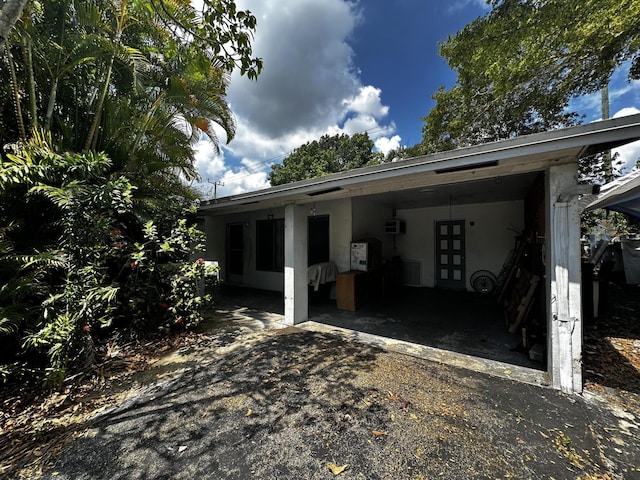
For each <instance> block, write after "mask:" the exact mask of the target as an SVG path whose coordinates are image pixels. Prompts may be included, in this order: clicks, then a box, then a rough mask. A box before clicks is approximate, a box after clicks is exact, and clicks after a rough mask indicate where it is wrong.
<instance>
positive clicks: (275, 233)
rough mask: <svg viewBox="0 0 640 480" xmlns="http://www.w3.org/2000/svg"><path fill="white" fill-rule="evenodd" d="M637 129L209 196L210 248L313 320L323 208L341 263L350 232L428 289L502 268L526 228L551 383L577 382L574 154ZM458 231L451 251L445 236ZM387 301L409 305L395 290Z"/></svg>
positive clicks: (567, 385) (291, 311)
mask: <svg viewBox="0 0 640 480" xmlns="http://www.w3.org/2000/svg"><path fill="white" fill-rule="evenodd" d="M638 138H640V116H630V117H624V118H618V119H611V120H606V121H602V122H597V123H593V124H589V125H582V126H578V127H572V128H568V129H562V130H556V131H552V132H545V133H541V134H536V135H530V136H525V137H518V138H514V139H510V140H506V141H502V142H496V143H490V144H485V145H480V146H476V147H470V148H465V149H459V150H454V151H450V152H444V153H440V154H435V155H429V156H425V157H418V158H413V159H408V160H402V161H397V162H393V163H390V164H383V165H379V166H375V167H369V168H364V169H358V170H353V171H349V172H344V173H339V174H335V175H330V176H326V177H322V178H317V179H313V180H307V181H303V182H296V183H292V184H288V185H281V186H278V187H273V188H270V189H266V190H262V191H258V192H249V193H245V194H241V195H236V196H232V197H227V198H222V199H218V200H217V201H210V202H204V203H203V204H202V205H201V208H200V214H201V215H202V216H203V217H204V219H205V232H206V234H207V258H208V259H209V260H217V261H219V262H220V266H221V269H222V278H223V279H224V281H226V282H227V283H228V284H236V285H243V286H247V287H253V288H263V289H269V290H274V291H279V292H282V293H283V297H284V298H283V303H284V318H285V321H286V322H287V323H289V324H291V325H294V324H298V323H302V322H304V321H307V320H309V318H310V311H311V310H310V306H309V276H308V266H309V263H310V262H309V259H310V251H309V245H310V244H311V243H313V242H309V239H310V236H309V232H310V228H309V225H310V224H312V223H315V221H314V218H316V217H325V218H326V222H325V223H326V230H327V233H326V241H325V242H324V244H323V245H324V246H323V248H324V249H325V250H326V252H327V253H326V254H327V255H328V256H329V258H328V260H330V261H331V262H333V263H334V264H335V265H336V267H337V270H338V271H340V272H345V271H348V270H349V269H350V263H349V261H350V258H349V256H350V245H351V242H354V241H359V240H361V239H363V238H376V239H379V241H380V243H381V251H382V254H381V256H382V257H383V258H386V259H390V260H393V259H394V258H395V257H400V261H401V265H402V267H401V268H402V274H403V275H402V278H403V281H402V283H403V285H404V286H405V287H406V286H408V285H415V286H416V287H417V288H430V289H431V288H453V289H456V288H457V289H461V290H463V291H470V290H472V286H471V277H472V275H473V273H475V272H477V271H479V270H488V271H492V272H493V273H494V274H499V273H500V270H501V269H502V265H503V264H504V263H505V259H506V258H509V250H510V249H513V247H514V237H515V236H516V235H517V234H518V233H519V232H525V231H526V232H527V233H526V236H527V237H528V238H530V239H531V242H530V243H531V244H532V245H533V248H532V249H531V252H534V253H535V254H534V255H532V256H533V257H535V258H531V259H530V260H531V269H535V268H538V269H539V270H540V271H538V272H537V274H536V272H531V273H530V274H531V275H532V276H535V277H537V278H538V281H539V285H540V287H539V288H537V290H536V292H535V299H534V300H535V302H534V306H533V307H529V308H532V309H533V310H535V314H536V317H537V318H538V321H539V322H542V324H543V325H544V331H545V332H544V333H545V335H546V340H545V346H546V360H547V362H546V363H547V368H548V373H549V376H550V379H551V383H552V385H553V386H554V387H555V388H558V389H562V390H563V391H566V392H578V391H581V389H582V374H581V349H582V323H581V307H580V276H581V274H580V246H579V213H580V212H579V206H578V197H579V195H580V193H581V192H583V189H582V188H581V187H579V186H578V185H577V161H578V159H579V158H582V157H584V156H586V155H589V154H593V153H597V152H600V151H604V150H607V149H609V148H613V147H615V146H618V145H622V144H625V143H628V142H630V141H633V140H636V139H638ZM390 220H398V221H402V222H404V223H405V224H406V233H405V234H404V235H403V236H401V235H386V234H385V233H386V232H385V227H386V225H387V224H388V222H389V221H390ZM456 231H457V232H458V233H455V232H456ZM451 232H454V233H455V235H458V236H451V238H449V237H447V235H450V234H451ZM460 232H464V237H460V236H459V234H460ZM462 238H464V240H461V241H460V242H458V243H459V245H461V246H460V248H458V247H456V250H455V251H453V253H451V252H450V251H449V250H450V249H449V250H448V249H447V247H446V245H451V243H447V242H455V241H456V240H457V239H462ZM311 239H312V240H315V237H314V236H312V237H311ZM443 245H444V246H443ZM280 248H281V249H282V250H281V253H280V250H279V249H280ZM514 250H515V249H514ZM450 253H451V255H450V256H449V257H447V255H449V254H450ZM456 256H457V257H456ZM451 265H455V267H450V266H451ZM409 275H411V277H410V280H411V281H410V282H407V278H409ZM383 285H386V283H384V282H383ZM440 291H442V290H440ZM406 301H407V302H409V303H411V299H408V300H406ZM414 302H415V300H414ZM535 305H537V307H536V306H535ZM390 308H392V309H394V308H395V309H396V311H400V310H401V309H402V308H403V303H402V301H398V298H396V299H395V302H394V301H392V302H390ZM450 311H451V312H452V314H453V313H454V309H453V306H451V308H450ZM456 318H457V317H456ZM448 324H449V327H450V329H451V333H452V334H454V333H455V329H456V328H461V327H460V325H461V324H460V323H458V322H457V320H451V319H450V320H449V322H448ZM456 325H458V327H456ZM487 332H489V330H488V329H487ZM487 336H488V337H490V338H491V339H492V340H493V339H494V337H493V336H491V335H490V333H488V335H487Z"/></svg>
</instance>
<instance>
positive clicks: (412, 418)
mask: <svg viewBox="0 0 640 480" xmlns="http://www.w3.org/2000/svg"><path fill="white" fill-rule="evenodd" d="M409 418H411V420H417V419H418V416H417V415H416V414H415V413H412V414H411V415H409Z"/></svg>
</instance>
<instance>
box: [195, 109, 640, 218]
mask: <svg viewBox="0 0 640 480" xmlns="http://www.w3.org/2000/svg"><path fill="white" fill-rule="evenodd" d="M638 139H640V114H639V115H632V116H627V117H621V118H615V119H609V120H603V121H599V122H594V123H590V124H587V125H580V126H577V127H570V128H564V129H558V130H553V131H549V132H543V133H538V134H534V135H526V136H521V137H515V138H512V139H509V140H503V141H500V142H494V143H486V144H483V145H478V146H474V147H468V148H461V149H457V150H451V151H448V152H442V153H437V154H433V155H427V156H421V157H415V158H410V159H407V160H401V161H397V162H392V163H387V164H382V165H376V166H373V167H367V168H359V169H355V170H350V171H347V172H341V173H336V174H332V175H327V176H324V177H319V178H314V179H310V180H304V181H301V182H294V183H289V184H286V185H279V186H276V187H272V188H268V189H265V190H258V191H254V192H247V193H243V194H240V195H234V196H230V197H223V198H220V199H217V201H207V202H203V203H202V204H201V206H200V210H199V213H200V214H202V215H222V214H227V213H234V212H243V211H250V210H256V209H263V208H275V207H280V206H284V205H288V204H300V205H304V204H308V203H312V202H316V201H320V200H330V199H339V198H345V197H357V196H363V195H373V194H380V193H386V192H394V191H399V190H405V189H412V188H424V187H429V186H437V185H446V184H453V183H459V182H467V181H470V180H482V179H487V178H495V177H502V176H509V175H517V174H523V173H530V172H536V171H544V170H546V169H547V168H548V167H549V166H551V165H559V164H564V163H571V162H576V161H577V160H578V159H579V158H581V157H584V156H587V155H591V154H595V153H599V152H603V151H605V150H608V149H610V148H614V147H617V146H621V145H624V144H626V143H630V142H632V141H635V140H638Z"/></svg>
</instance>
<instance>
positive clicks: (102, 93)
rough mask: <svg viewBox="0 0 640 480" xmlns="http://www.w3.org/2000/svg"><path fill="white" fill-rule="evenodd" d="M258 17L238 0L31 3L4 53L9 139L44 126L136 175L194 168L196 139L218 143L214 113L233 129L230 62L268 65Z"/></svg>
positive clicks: (243, 67) (244, 68) (3, 121)
mask: <svg viewBox="0 0 640 480" xmlns="http://www.w3.org/2000/svg"><path fill="white" fill-rule="evenodd" d="M255 26H256V19H255V17H254V16H253V15H251V13H250V12H248V11H239V10H237V9H236V6H235V3H234V2H233V1H232V0H215V1H214V0H205V1H204V3H203V6H202V9H201V10H196V9H195V8H194V7H193V6H192V5H191V3H190V2H189V1H187V0H170V1H162V2H158V1H155V0H147V1H143V2H133V1H130V0H121V1H115V0H98V1H87V0H79V1H77V0H76V1H70V0H46V1H44V2H34V3H31V4H29V6H28V7H27V9H25V11H24V12H23V14H22V16H21V18H20V20H19V21H18V23H17V24H16V27H15V28H14V29H13V33H12V35H10V36H9V38H8V39H7V42H6V46H7V48H6V49H5V51H4V52H3V53H4V55H3V56H2V58H1V59H0V66H1V67H2V68H1V69H0V80H2V81H1V85H2V87H0V114H1V116H0V144H3V145H4V144H7V143H11V142H15V141H18V140H22V141H24V140H25V139H26V137H27V136H28V135H29V132H30V131H31V129H33V128H41V129H43V130H45V132H50V133H51V134H52V137H53V140H54V142H55V143H56V145H57V146H58V147H59V148H61V149H64V150H69V151H75V152H80V151H87V150H93V151H104V152H105V153H107V154H108V156H109V157H110V158H111V159H112V161H113V169H114V170H115V171H125V172H128V173H127V174H128V176H130V177H137V178H148V177H149V176H154V175H163V176H165V177H167V176H169V177H172V176H173V177H175V175H174V174H177V173H180V174H181V175H183V176H185V177H186V178H191V177H194V176H196V171H195V169H194V167H193V151H192V148H191V146H192V143H193V142H194V141H197V140H198V139H199V138H200V135H201V134H205V135H207V136H209V138H211V139H212V140H213V141H214V143H216V144H217V138H216V136H215V133H214V130H213V124H214V123H215V124H218V125H220V126H221V127H222V128H223V129H224V130H225V131H226V133H227V138H228V139H232V138H233V136H234V133H235V122H234V119H233V115H232V114H231V111H230V109H229V107H228V105H227V103H226V102H225V94H226V88H227V83H228V79H229V74H230V72H231V71H232V70H233V69H234V68H239V69H240V71H241V73H242V74H246V75H247V76H248V77H249V78H256V77H257V75H258V74H259V72H260V69H261V67H262V61H261V60H260V59H259V58H255V57H253V56H252V50H251V42H250V40H251V37H252V33H253V31H254V29H255ZM172 183H173V184H175V185H177V184H178V183H179V182H178V183H177V182H172Z"/></svg>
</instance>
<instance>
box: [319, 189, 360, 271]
mask: <svg viewBox="0 0 640 480" xmlns="http://www.w3.org/2000/svg"><path fill="white" fill-rule="evenodd" d="M309 208H311V207H309ZM315 208H316V215H329V235H330V239H329V242H330V244H329V258H330V259H331V261H332V262H333V263H335V264H336V267H337V268H338V271H339V272H344V271H347V270H349V267H350V263H351V258H350V251H349V248H350V244H351V222H352V217H351V199H350V198H344V199H340V200H331V201H328V202H322V203H316V204H315Z"/></svg>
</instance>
